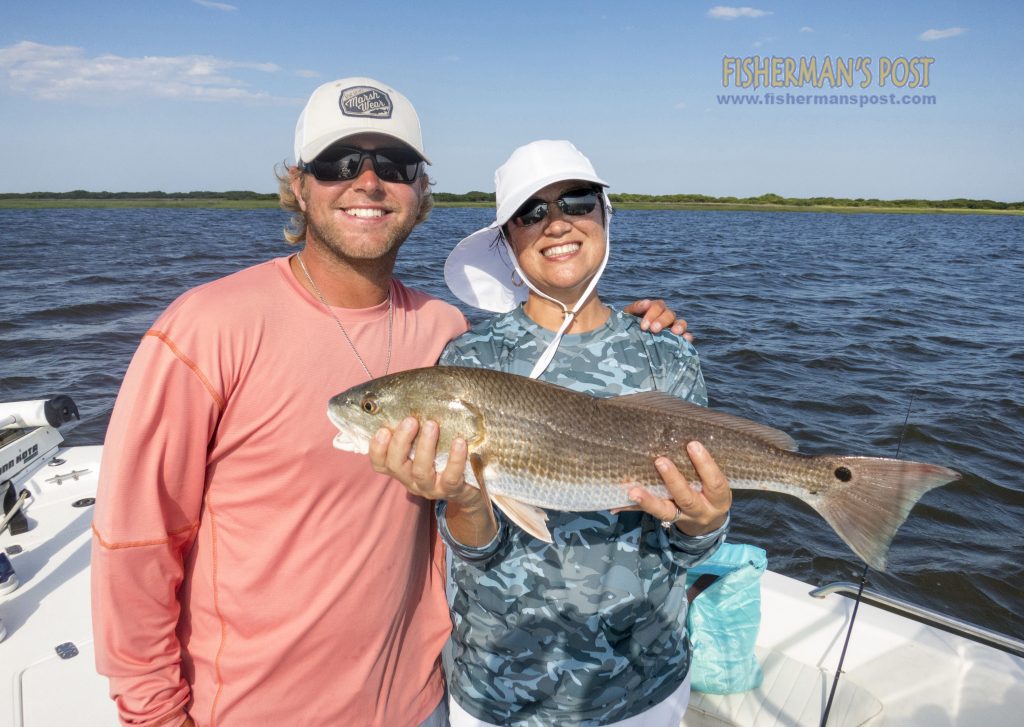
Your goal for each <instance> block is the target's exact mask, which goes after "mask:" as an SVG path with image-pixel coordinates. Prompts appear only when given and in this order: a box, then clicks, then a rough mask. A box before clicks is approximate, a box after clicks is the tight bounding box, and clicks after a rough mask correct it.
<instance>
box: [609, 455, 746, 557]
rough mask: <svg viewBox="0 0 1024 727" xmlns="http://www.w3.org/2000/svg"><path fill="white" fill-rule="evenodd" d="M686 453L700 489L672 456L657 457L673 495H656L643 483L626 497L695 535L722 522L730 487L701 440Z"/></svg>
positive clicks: (660, 471) (716, 527) (647, 510)
mask: <svg viewBox="0 0 1024 727" xmlns="http://www.w3.org/2000/svg"><path fill="white" fill-rule="evenodd" d="M686 453H687V454H688V455H689V457H690V461H691V462H693V467H694V469H696V470H697V476H698V477H700V482H701V488H700V489H699V490H696V489H694V488H693V487H691V486H690V482H689V481H688V480H687V479H686V477H684V476H683V475H682V473H681V472H680V471H679V470H678V468H676V466H675V464H673V463H672V460H670V459H669V458H668V457H658V459H656V460H655V462H654V465H655V467H656V468H657V470H658V473H659V474H660V475H661V478H662V480H664V481H665V487H667V488H668V491H669V492H670V493H671V494H672V499H671V500H666V499H664V498H661V497H658V496H656V495H654V494H652V493H651V492H649V491H648V490H645V489H644V488H642V487H634V488H633V489H632V490H630V491H629V498H630V499H631V500H632V501H633V502H635V503H636V504H637V506H638V507H639V508H640V509H641V510H643V511H644V512H647V513H649V514H651V515H653V516H654V517H656V518H658V519H659V520H661V521H662V522H672V523H674V524H675V526H676V527H677V528H679V530H680V532H682V533H683V534H685V535H689V536H691V537H696V536H698V535H706V534H707V533H710V532H712V531H714V530H717V529H718V528H720V527H722V525H724V524H725V520H726V518H727V517H728V515H729V508H730V507H731V506H732V490H731V489H730V487H729V482H728V480H726V478H725V475H724V474H722V470H721V469H719V467H718V465H717V464H716V463H715V460H714V459H713V458H712V456H711V454H710V453H709V452H708V451H707V450H706V449H705V448H704V447H703V445H701V444H700V442H690V443H689V444H688V445H687V446H686Z"/></svg>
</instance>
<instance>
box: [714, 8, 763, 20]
mask: <svg viewBox="0 0 1024 727" xmlns="http://www.w3.org/2000/svg"><path fill="white" fill-rule="evenodd" d="M765 15H771V12H769V11H767V10H757V9H756V8H747V7H743V8H731V7H727V6H725V5H716V6H715V7H713V8H711V9H710V10H708V17H709V18H714V19H715V20H736V18H760V17H763V16H765Z"/></svg>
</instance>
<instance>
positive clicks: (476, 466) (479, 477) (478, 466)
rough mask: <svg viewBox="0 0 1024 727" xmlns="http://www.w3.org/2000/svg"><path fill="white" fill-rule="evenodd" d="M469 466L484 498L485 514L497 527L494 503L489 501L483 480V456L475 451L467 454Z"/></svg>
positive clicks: (489, 497)
mask: <svg viewBox="0 0 1024 727" xmlns="http://www.w3.org/2000/svg"><path fill="white" fill-rule="evenodd" d="M469 466H470V467H472V468H473V475H474V476H475V477H476V484H477V486H478V487H479V488H480V495H481V496H482V497H483V499H484V505H486V506H487V516H488V518H489V519H490V521H491V524H492V525H494V526H495V529H497V524H498V521H497V519H496V518H495V517H494V505H493V504H492V503H491V495H490V493H488V492H487V485H486V483H485V482H484V458H483V457H481V456H480V455H479V454H476V453H474V454H471V455H469Z"/></svg>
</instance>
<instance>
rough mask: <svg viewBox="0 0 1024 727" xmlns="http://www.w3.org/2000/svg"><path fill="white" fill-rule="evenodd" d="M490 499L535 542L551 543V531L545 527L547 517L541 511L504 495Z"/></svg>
mask: <svg viewBox="0 0 1024 727" xmlns="http://www.w3.org/2000/svg"><path fill="white" fill-rule="evenodd" d="M491 499H492V500H493V501H494V504H495V505H497V506H498V508H499V509H500V510H501V511H502V512H503V513H505V515H506V516H507V517H508V519H509V520H511V521H512V522H514V523H515V524H516V525H518V526H519V527H521V528H522V529H523V530H525V531H526V532H528V533H529V534H530V535H532V536H533V537H535V538H537V540H543V541H544V542H545V543H550V542H552V540H551V531H549V530H548V526H547V521H548V515H547V513H546V512H544V511H543V510H542V509H540V508H539V507H534V506H533V505H528V504H527V503H525V502H521V501H519V500H514V499H512V498H511V497H505V496H504V495H494V496H493V497H492V498H491Z"/></svg>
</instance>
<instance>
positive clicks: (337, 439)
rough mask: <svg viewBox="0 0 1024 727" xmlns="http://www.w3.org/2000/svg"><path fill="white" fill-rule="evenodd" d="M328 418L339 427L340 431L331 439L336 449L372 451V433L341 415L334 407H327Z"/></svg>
mask: <svg viewBox="0 0 1024 727" xmlns="http://www.w3.org/2000/svg"><path fill="white" fill-rule="evenodd" d="M327 418H328V419H330V420H331V423H332V424H334V426H336V427H337V428H338V433H337V434H336V435H334V439H333V440H331V443H332V444H333V445H334V448H335V449H340V450H341V451H342V452H354V453H355V454H369V453H370V435H369V434H367V433H366V432H365V431H364V430H363V429H361V428H359V427H357V426H355V425H353V424H352V423H351V422H348V421H345V420H344V419H342V418H341V417H339V416H338V415H337V414H335V412H334V408H333V407H329V408H328V409H327Z"/></svg>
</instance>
